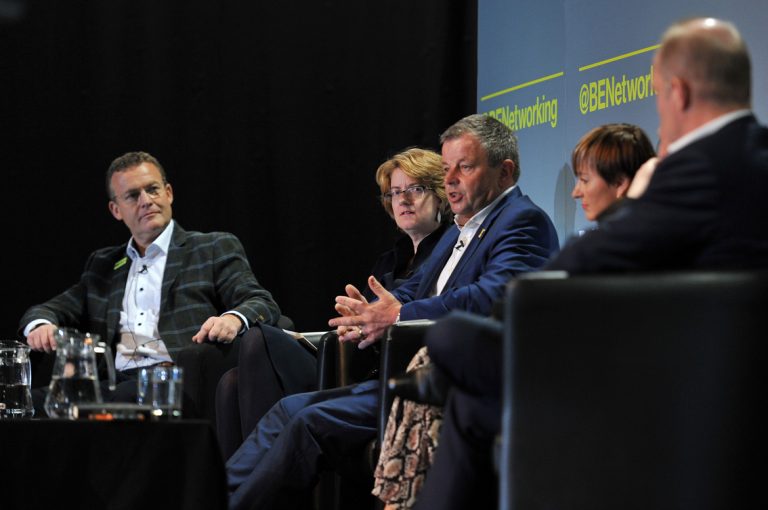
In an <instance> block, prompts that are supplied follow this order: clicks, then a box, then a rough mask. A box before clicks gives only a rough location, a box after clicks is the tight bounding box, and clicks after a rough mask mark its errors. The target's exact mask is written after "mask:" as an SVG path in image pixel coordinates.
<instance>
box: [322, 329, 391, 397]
mask: <svg viewBox="0 0 768 510" xmlns="http://www.w3.org/2000/svg"><path fill="white" fill-rule="evenodd" d="M378 354H379V353H378V348H376V346H372V347H368V348H367V349H358V348H357V344H354V343H351V342H339V336H338V335H337V334H336V332H335V331H329V332H328V333H326V334H324V335H323V336H322V337H321V339H320V345H319V347H318V353H317V388H318V389H319V390H327V389H330V388H338V387H340V386H348V385H350V384H356V383H359V382H362V381H365V380H367V379H370V378H371V373H372V372H374V370H375V369H376V367H377V366H378Z"/></svg>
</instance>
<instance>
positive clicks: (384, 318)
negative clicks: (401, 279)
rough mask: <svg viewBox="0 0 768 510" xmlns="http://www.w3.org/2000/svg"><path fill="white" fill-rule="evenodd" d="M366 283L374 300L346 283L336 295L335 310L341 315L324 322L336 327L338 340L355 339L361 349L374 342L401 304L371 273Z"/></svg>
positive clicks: (393, 317)
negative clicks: (339, 294) (344, 294)
mask: <svg viewBox="0 0 768 510" xmlns="http://www.w3.org/2000/svg"><path fill="white" fill-rule="evenodd" d="M368 286H369V287H370V288H371V290H372V291H373V293H374V294H375V295H376V297H377V298H378V300H376V301H374V302H373V303H368V301H367V300H366V299H365V298H364V297H363V296H362V294H361V293H360V292H359V291H358V290H357V289H356V288H355V287H354V286H352V285H347V286H346V287H345V290H346V292H347V295H346V296H337V297H336V307H335V308H336V311H337V312H339V315H341V317H336V318H335V319H331V320H330V321H328V325H329V326H332V327H335V328H337V329H336V332H337V333H338V335H339V340H340V341H342V342H359V344H358V347H359V348H360V349H364V348H366V347H368V346H369V345H371V344H373V343H374V342H376V341H377V340H378V339H379V338H381V336H382V335H383V334H384V332H385V331H386V330H387V328H388V327H389V326H390V325H392V324H394V322H395V320H397V316H398V314H399V313H400V308H401V307H402V304H401V303H400V302H399V301H398V300H397V299H395V296H393V295H392V294H391V293H390V292H389V291H387V289H385V288H384V287H383V286H382V285H381V284H380V283H379V282H378V280H376V278H374V277H373V276H370V277H368Z"/></svg>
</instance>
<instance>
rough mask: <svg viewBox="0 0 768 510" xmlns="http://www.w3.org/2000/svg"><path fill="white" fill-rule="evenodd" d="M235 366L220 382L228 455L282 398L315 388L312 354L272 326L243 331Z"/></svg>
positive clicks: (220, 428) (219, 408)
mask: <svg viewBox="0 0 768 510" xmlns="http://www.w3.org/2000/svg"><path fill="white" fill-rule="evenodd" d="M237 364H238V366H237V367H235V368H232V369H230V370H228V371H227V372H225V373H224V375H223V376H222V377H221V379H219V382H218V384H217V386H216V432H217V435H218V437H219V444H220V445H221V452H222V456H223V457H224V458H225V459H227V458H229V457H230V456H232V454H233V453H234V452H235V450H237V448H238V447H239V446H240V445H241V444H242V443H243V440H244V439H245V438H246V437H247V436H248V434H250V433H251V431H253V430H254V429H255V428H256V425H257V424H258V422H259V420H260V419H261V418H262V416H264V415H265V414H266V413H267V411H269V410H270V408H271V407H272V406H273V405H275V403H276V402H277V401H278V400H280V399H281V398H283V397H285V396H286V395H292V394H294V393H302V392H306V391H310V390H313V389H315V388H317V384H316V379H317V372H316V366H317V361H316V359H315V356H314V354H310V353H309V352H307V351H306V350H305V349H304V347H302V346H301V344H299V343H298V342H297V341H296V340H294V339H293V338H291V337H290V336H288V335H286V334H285V333H283V331H281V330H279V329H277V328H273V327H271V326H265V325H259V326H258V327H252V328H251V329H250V330H248V332H247V333H246V334H245V335H243V338H242V339H241V341H240V350H239V352H238V360H237Z"/></svg>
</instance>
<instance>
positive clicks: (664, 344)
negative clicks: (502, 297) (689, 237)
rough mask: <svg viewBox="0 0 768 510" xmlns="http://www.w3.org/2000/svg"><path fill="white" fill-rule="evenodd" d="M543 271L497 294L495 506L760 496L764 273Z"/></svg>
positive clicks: (714, 501)
mask: <svg viewBox="0 0 768 510" xmlns="http://www.w3.org/2000/svg"><path fill="white" fill-rule="evenodd" d="M542 276H543V277H545V278H541V277H542ZM547 276H551V275H549V274H546V273H545V274H543V275H538V277H539V278H538V279H520V280H517V281H515V282H513V283H512V284H511V285H510V287H509V289H508V293H507V296H506V310H505V338H504V364H505V378H506V379H505V384H504V400H503V415H502V416H503V418H502V448H501V455H500V482H501V483H500V508H502V509H504V510H507V509H513V508H514V509H545V508H562V509H576V510H578V509H602V508H638V509H639V508H696V509H697V510H700V509H715V508H746V507H748V506H750V503H751V502H753V501H760V500H763V499H764V495H763V489H762V487H763V478H764V473H765V467H764V466H765V456H766V449H765V439H764V438H765V430H766V425H767V423H766V420H765V419H764V418H763V417H762V416H763V415H764V414H765V413H764V410H765V402H766V397H765V395H766V379H767V378H768V370H766V361H767V358H766V337H768V314H766V305H768V277H766V275H765V274H759V273H714V272H713V273H708V272H693V273H675V274H643V275H635V276H628V275H622V276H618V275H617V276H590V277H573V278H567V279H562V278H555V279H551V278H546V277H547Z"/></svg>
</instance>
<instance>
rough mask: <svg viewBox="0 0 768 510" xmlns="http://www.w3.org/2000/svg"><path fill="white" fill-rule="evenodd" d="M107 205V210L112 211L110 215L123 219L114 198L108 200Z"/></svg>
mask: <svg viewBox="0 0 768 510" xmlns="http://www.w3.org/2000/svg"><path fill="white" fill-rule="evenodd" d="M107 205H108V206H109V212H110V213H112V216H113V217H114V218H115V219H116V220H120V221H123V215H122V214H120V208H119V207H118V206H117V204H116V203H115V201H114V200H110V201H109V204H107Z"/></svg>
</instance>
